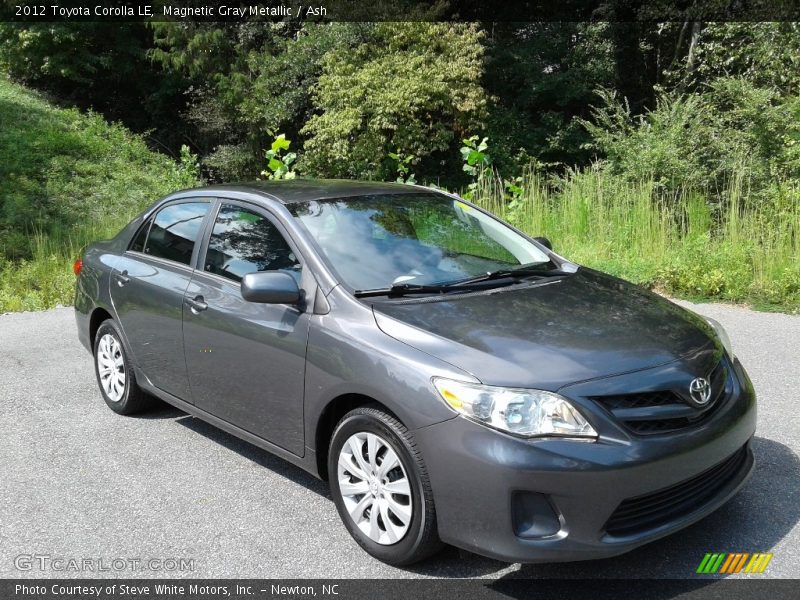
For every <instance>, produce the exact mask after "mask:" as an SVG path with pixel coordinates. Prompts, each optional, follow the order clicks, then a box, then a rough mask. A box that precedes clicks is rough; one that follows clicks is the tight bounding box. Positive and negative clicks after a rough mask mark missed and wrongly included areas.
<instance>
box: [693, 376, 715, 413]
mask: <svg viewBox="0 0 800 600" xmlns="http://www.w3.org/2000/svg"><path fill="white" fill-rule="evenodd" d="M689 396H690V397H691V398H692V401H693V402H694V403H695V404H696V405H697V406H705V405H706V404H708V401H709V400H711V384H710V383H709V382H708V379H706V378H705V377H698V378H696V379H693V380H692V383H690V384H689Z"/></svg>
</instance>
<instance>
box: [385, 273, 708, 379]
mask: <svg viewBox="0 0 800 600" xmlns="http://www.w3.org/2000/svg"><path fill="white" fill-rule="evenodd" d="M373 311H374V314H375V319H376V322H377V324H378V327H380V329H381V330H382V331H384V332H385V333H386V334H388V335H390V336H392V337H394V338H396V339H398V340H400V341H402V342H405V343H407V344H409V345H410V346H413V347H415V348H417V349H419V350H422V351H424V352H426V353H428V354H430V355H432V356H435V357H437V358H439V359H442V360H445V361H447V362H449V363H451V364H453V365H454V366H456V367H458V368H460V369H463V370H465V371H467V372H469V373H471V374H472V375H473V376H475V377H476V378H477V379H479V380H480V381H481V382H483V383H485V384H487V385H502V386H509V387H522V388H530V387H534V388H538V389H544V390H550V391H555V390H558V389H559V388H561V387H563V386H565V385H568V384H570V383H575V382H578V381H586V380H589V379H594V378H597V377H606V376H610V375H616V374H620V373H626V372H630V371H636V370H641V369H645V368H648V367H653V366H656V365H661V364H665V363H668V362H672V361H675V360H679V359H683V360H686V361H692V360H697V357H698V356H699V354H700V351H702V350H703V349H708V348H709V346H710V345H711V344H716V342H715V341H714V340H715V336H714V335H713V330H712V329H711V327H710V326H709V325H708V323H707V322H706V321H705V320H704V319H702V318H701V317H699V316H698V315H695V314H694V313H691V312H689V311H687V310H685V309H683V308H681V307H680V306H677V305H675V304H673V303H672V302H669V301H668V300H666V299H664V298H661V297H660V296H658V295H656V294H653V293H652V292H649V291H647V290H644V289H642V288H640V287H637V286H635V285H633V284H631V283H628V282H625V281H622V280H621V279H617V278H615V277H611V276H609V275H605V274H603V273H599V272H597V271H594V270H591V269H587V268H581V269H579V270H578V272H577V273H575V274H573V275H569V276H566V277H563V278H559V279H550V280H539V281H537V282H533V283H527V282H524V283H520V284H516V285H513V286H508V287H502V288H496V289H494V290H491V291H490V292H479V293H472V294H466V295H452V296H447V298H446V299H443V298H440V297H433V298H432V297H426V298H411V299H409V298H405V299H400V300H389V301H381V302H374V303H373ZM703 354H707V353H703Z"/></svg>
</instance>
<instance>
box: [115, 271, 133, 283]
mask: <svg viewBox="0 0 800 600" xmlns="http://www.w3.org/2000/svg"><path fill="white" fill-rule="evenodd" d="M116 279H117V285H118V286H119V287H123V286H125V285H126V284H127V283H129V282H130V280H131V278H130V277H128V271H123V272H122V273H117V274H116Z"/></svg>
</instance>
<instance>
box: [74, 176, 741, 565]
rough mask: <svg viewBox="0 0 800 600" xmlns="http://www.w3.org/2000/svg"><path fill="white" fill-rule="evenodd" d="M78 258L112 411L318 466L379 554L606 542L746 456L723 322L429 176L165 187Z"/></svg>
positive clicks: (736, 482)
mask: <svg viewBox="0 0 800 600" xmlns="http://www.w3.org/2000/svg"><path fill="white" fill-rule="evenodd" d="M75 271H76V274H77V275H78V279H77V288H76V296H75V315H76V319H77V325H78V334H79V337H80V339H81V341H82V342H83V344H84V345H85V346H86V347H87V349H89V350H90V351H91V352H92V355H93V357H94V365H95V371H96V376H97V381H98V383H99V387H100V391H101V393H102V396H103V398H104V400H105V402H106V404H107V405H108V406H109V407H110V408H111V409H112V410H114V411H116V412H117V413H120V414H130V413H134V412H138V411H142V410H144V409H146V408H147V407H149V406H151V405H152V403H153V402H154V400H155V399H156V398H158V399H161V400H162V401H165V402H167V403H169V404H172V405H174V406H176V407H178V408H180V409H182V410H184V411H186V412H188V413H190V414H192V415H194V416H196V417H198V418H200V419H204V420H206V421H208V422H210V423H212V424H214V425H216V426H217V427H220V428H221V429H224V430H226V431H228V432H230V433H232V434H234V435H236V436H239V437H241V438H242V439H244V440H246V441H248V442H251V443H253V444H255V445H257V446H260V447H262V448H264V449H266V450H269V451H270V452H273V453H275V454H277V455H279V456H281V457H283V458H285V459H286V460H288V461H291V462H292V463H294V464H296V465H298V466H300V467H301V468H303V469H306V470H307V471H309V472H311V473H313V474H314V475H316V476H318V477H321V478H325V479H327V480H328V481H329V483H330V488H331V495H332V497H333V500H334V502H335V504H336V507H337V509H338V511H339V514H340V516H341V518H342V521H343V523H344V525H345V527H347V529H348V530H349V532H350V534H351V535H352V536H353V538H354V539H355V540H356V541H357V542H358V543H359V544H360V545H361V546H362V547H363V548H364V549H365V550H366V551H367V552H369V553H370V554H372V555H373V556H375V557H377V558H379V559H381V560H383V561H386V562H388V563H391V564H396V565H406V564H410V563H412V562H415V561H418V560H421V559H423V558H425V557H427V556H430V555H431V554H432V553H434V552H435V551H436V550H437V549H439V548H440V547H441V545H442V544H443V543H447V544H452V545H455V546H458V547H460V548H464V549H467V550H471V551H473V552H476V553H479V554H482V555H486V556H490V557H494V558H498V559H501V560H506V561H521V562H539V561H542V562H546V561H570V560H582V559H589V558H599V557H606V556H612V555H616V554H620V553H622V552H626V551H629V550H631V549H633V548H635V547H637V546H640V545H641V544H644V543H646V542H648V541H651V540H654V539H657V538H659V537H662V536H665V535H668V534H670V533H672V532H674V531H677V530H679V529H681V528H683V527H685V526H687V525H689V524H691V523H693V522H695V521H698V520H699V519H701V518H702V517H704V516H705V515H707V514H709V513H710V512H712V511H713V510H715V509H716V508H718V507H719V506H720V505H722V504H723V503H724V502H726V501H727V500H728V499H729V498H730V497H731V496H733V495H734V494H735V493H736V492H737V491H738V490H739V488H740V487H741V486H742V485H744V483H745V481H746V480H747V478H748V476H749V475H750V473H751V472H752V469H753V464H754V462H753V454H752V451H751V449H750V441H751V438H752V436H753V434H754V431H755V423H756V401H755V394H754V392H753V386H752V384H751V383H750V380H749V379H748V376H747V374H746V373H745V370H744V368H743V367H742V365H741V363H740V362H739V361H738V360H737V358H736V356H735V354H734V351H733V349H732V347H731V344H730V341H729V339H728V337H727V335H726V333H725V331H724V330H723V328H722V327H721V326H720V325H719V324H718V323H716V322H714V321H712V320H710V319H704V318H701V317H700V316H698V315H696V314H694V313H692V312H689V311H687V310H685V309H683V308H681V307H679V306H676V305H675V304H673V303H671V302H669V301H668V300H666V299H664V298H661V297H659V296H657V295H655V294H653V293H651V292H649V291H647V290H644V289H642V288H639V287H637V286H634V285H632V284H630V283H627V282H625V281H622V280H620V279H617V278H615V277H611V276H609V275H606V274H603V273H601V272H599V271H596V270H593V269H589V268H586V267H582V266H579V265H577V264H574V263H572V262H570V261H569V260H567V259H566V258H564V257H562V256H560V255H558V254H557V253H555V252H553V250H552V249H551V247H550V243H549V241H548V240H546V239H545V238H530V237H528V236H526V235H524V234H523V233H522V232H520V231H518V230H516V229H515V228H513V227H511V226H510V225H507V224H505V223H503V222H502V221H500V220H498V219H497V218H495V217H493V216H492V215H490V214H489V213H487V212H485V211H484V210H482V209H481V208H479V207H478V206H476V205H474V204H472V203H470V202H467V201H465V200H463V199H461V198H458V197H456V196H453V195H450V194H446V193H444V192H440V191H434V190H431V189H427V188H423V187H418V186H410V185H399V184H378V183H367V182H348V181H314V180H305V181H304V180H293V181H285V182H262V183H256V184H252V185H230V186H211V187H205V188H198V189H193V190H186V191H181V192H176V193H174V194H172V195H170V196H167V197H166V198H163V199H161V200H159V201H157V202H155V203H154V204H153V205H152V206H151V207H150V208H148V209H147V210H146V211H144V212H143V213H142V214H141V215H139V216H138V217H136V218H135V219H134V220H133V221H132V222H131V223H130V224H129V225H128V226H127V227H125V228H124V229H123V230H122V231H121V232H120V233H119V234H118V235H117V236H116V237H114V238H113V239H112V240H109V241H103V242H97V243H94V244H92V245H91V246H90V247H89V248H88V249H87V250H86V251H85V253H84V254H83V256H82V257H81V258H80V259H79V260H78V261H76V263H75Z"/></svg>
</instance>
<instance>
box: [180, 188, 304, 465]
mask: <svg viewBox="0 0 800 600" xmlns="http://www.w3.org/2000/svg"><path fill="white" fill-rule="evenodd" d="M207 246H208V247H207V250H206V251H205V253H204V256H203V257H202V258H201V262H200V263H199V264H200V265H201V266H202V269H198V270H197V271H195V275H194V277H193V278H192V280H191V282H190V283H189V287H188V289H187V290H186V296H185V299H186V302H185V304H184V322H183V339H184V347H185V354H186V366H187V369H188V373H189V382H190V385H191V389H192V396H193V398H194V403H195V405H196V406H197V407H198V408H201V409H203V410H205V411H207V412H209V413H211V414H213V415H215V416H217V417H219V418H221V419H224V420H225V421H228V422H229V423H232V424H234V425H236V426H238V427H240V428H242V429H244V430H246V431H248V432H250V433H253V434H255V435H257V436H259V437H261V438H263V439H266V440H268V441H270V442H272V443H274V444H276V445H278V446H280V447H282V448H284V449H286V450H289V451H290V452H293V453H294V454H297V455H298V456H302V455H303V451H304V436H303V382H304V376H305V360H306V344H307V342H308V326H309V321H308V320H309V316H308V314H307V313H306V312H304V311H302V310H300V309H299V308H298V307H296V306H289V305H284V304H257V303H252V302H247V301H246V300H244V299H243V298H242V295H241V291H240V281H241V279H242V277H243V276H244V275H245V274H247V273H251V272H254V271H269V270H282V271H285V272H287V273H290V274H291V275H292V276H294V277H295V278H297V280H298V283H300V284H301V285H302V281H301V280H302V278H303V277H304V276H310V274H304V273H303V266H302V263H301V260H300V257H299V254H297V253H296V250H295V249H294V248H293V247H292V246H291V245H290V244H289V243H288V242H287V238H286V236H284V234H283V233H282V230H281V229H280V228H279V226H278V225H277V224H276V221H273V220H272V218H271V217H270V216H269V215H268V213H267V212H265V211H262V210H261V209H259V208H256V207H253V206H250V205H247V204H245V203H237V202H233V201H231V202H228V201H222V203H221V204H220V207H219V211H218V214H217V215H216V218H215V221H214V225H213V229H212V231H211V236H210V238H209V241H208V245H207Z"/></svg>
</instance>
